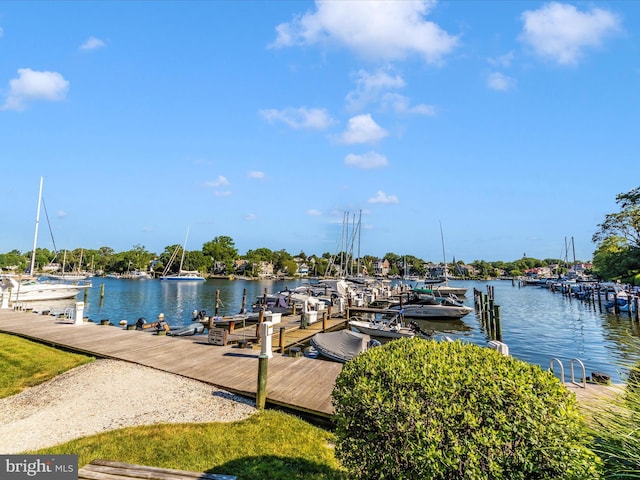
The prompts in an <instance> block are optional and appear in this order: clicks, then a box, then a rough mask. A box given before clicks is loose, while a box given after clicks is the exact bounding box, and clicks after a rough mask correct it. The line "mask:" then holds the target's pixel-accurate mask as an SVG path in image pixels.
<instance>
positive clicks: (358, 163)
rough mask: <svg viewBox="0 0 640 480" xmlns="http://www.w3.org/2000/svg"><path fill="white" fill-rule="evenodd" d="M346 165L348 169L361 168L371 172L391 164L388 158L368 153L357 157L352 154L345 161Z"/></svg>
mask: <svg viewBox="0 0 640 480" xmlns="http://www.w3.org/2000/svg"><path fill="white" fill-rule="evenodd" d="M344 164H345V165H347V166H348V167H356V168H361V169H363V170H370V169H374V168H382V167H386V166H387V165H388V164H389V162H388V161H387V157H385V156H384V155H380V154H379V153H376V152H368V153H365V154H364V155H356V154H354V153H351V154H349V155H347V156H346V157H345V159H344Z"/></svg>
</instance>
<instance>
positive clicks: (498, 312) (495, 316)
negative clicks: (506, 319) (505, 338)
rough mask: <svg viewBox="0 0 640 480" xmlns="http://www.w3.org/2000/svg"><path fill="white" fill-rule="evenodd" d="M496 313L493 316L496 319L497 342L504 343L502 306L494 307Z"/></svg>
mask: <svg viewBox="0 0 640 480" xmlns="http://www.w3.org/2000/svg"><path fill="white" fill-rule="evenodd" d="M493 308H494V313H493V316H494V318H495V321H496V323H495V325H496V340H498V341H499V342H501V341H502V327H501V325H500V305H494V306H493Z"/></svg>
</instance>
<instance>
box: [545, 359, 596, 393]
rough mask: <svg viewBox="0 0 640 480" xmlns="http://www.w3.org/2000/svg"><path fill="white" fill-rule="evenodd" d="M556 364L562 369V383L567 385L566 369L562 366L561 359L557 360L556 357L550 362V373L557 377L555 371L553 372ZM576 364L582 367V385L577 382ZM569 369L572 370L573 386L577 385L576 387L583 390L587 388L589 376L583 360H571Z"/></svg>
mask: <svg viewBox="0 0 640 480" xmlns="http://www.w3.org/2000/svg"><path fill="white" fill-rule="evenodd" d="M554 363H557V364H558V366H559V367H560V381H561V382H562V384H563V385H564V383H565V381H564V367H563V365H562V361H561V360H560V359H559V358H556V357H554V358H552V359H551V360H549V371H550V372H551V373H553V374H554V375H555V373H556V372H554V370H553V365H554ZM576 363H577V364H578V365H580V369H581V370H582V379H581V382H580V383H578V382H576V377H575V364H576ZM569 368H570V369H571V384H572V385H576V386H578V387H581V388H587V374H586V372H585V368H584V363H582V360H580V359H579V358H572V359H571V360H569Z"/></svg>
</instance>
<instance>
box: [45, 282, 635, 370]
mask: <svg viewBox="0 0 640 480" xmlns="http://www.w3.org/2000/svg"><path fill="white" fill-rule="evenodd" d="M304 284H305V281H302V280H287V281H273V280H264V281H245V280H233V281H229V280H222V279H209V280H207V281H206V282H196V283H188V282H185V283H181V282H176V283H171V282H169V283H167V282H160V281H158V280H152V279H149V280H124V279H112V278H94V279H93V287H92V288H89V289H87V290H85V292H81V293H80V294H79V295H78V297H77V299H76V300H80V301H84V303H85V310H84V314H85V316H88V317H89V318H90V319H91V320H92V321H93V322H96V323H99V322H100V321H101V320H103V319H108V320H109V322H110V323H112V324H115V325H118V324H119V322H120V321H121V320H125V321H126V322H127V323H130V324H131V323H135V322H136V320H137V319H138V318H140V317H144V318H146V319H147V320H148V321H150V322H152V321H154V320H155V319H156V318H157V316H158V315H159V314H160V313H164V315H165V318H166V319H167V322H168V323H169V325H170V326H172V327H177V326H185V325H189V324H190V323H191V319H192V314H193V311H194V310H198V311H201V310H204V311H205V312H206V313H207V315H208V316H210V315H216V314H217V315H220V316H228V315H236V314H238V313H239V312H240V310H241V308H242V303H243V296H246V304H247V308H248V306H250V304H251V303H252V302H254V301H255V299H256V298H257V297H259V296H263V295H264V293H265V291H267V292H275V291H281V290H285V289H286V288H290V289H293V288H294V287H296V286H300V285H304ZM450 284H451V285H454V286H456V285H461V286H465V287H467V288H468V289H469V292H472V291H473V290H474V289H475V290H478V291H482V292H486V291H487V289H488V288H489V287H491V288H493V290H494V296H495V304H496V305H499V307H500V317H501V322H500V323H501V325H500V326H501V337H502V341H503V342H504V343H506V344H507V345H508V346H509V352H510V354H511V355H512V356H514V357H516V358H519V359H521V360H524V361H526V362H529V363H532V364H536V365H540V366H541V367H542V368H545V369H546V368H548V367H549V364H550V361H551V359H552V358H558V359H560V360H561V361H562V362H563V363H564V364H565V365H566V367H565V368H567V369H568V363H569V361H570V359H572V358H578V359H580V360H581V361H582V362H584V364H585V367H586V369H587V374H590V373H591V372H592V371H599V372H606V373H607V374H609V375H610V376H611V379H612V381H621V379H622V377H623V376H624V372H625V371H626V369H627V368H628V367H629V365H630V364H632V363H633V362H637V361H639V360H640V354H639V353H638V352H639V349H638V348H637V347H638V345H637V344H638V341H637V339H638V337H639V336H640V323H639V322H637V321H635V320H633V318H631V317H630V316H629V315H628V313H626V312H621V313H620V314H615V313H609V312H607V311H605V310H604V308H602V311H601V307H600V306H599V305H598V304H597V302H593V301H592V302H585V301H582V300H578V299H577V298H575V296H569V295H563V294H562V293H561V292H560V291H555V292H554V291H551V290H550V289H547V288H543V287H540V286H522V285H521V284H520V283H518V282H512V281H508V280H491V281H463V280H451V281H450ZM462 300H463V302H464V304H465V305H467V306H469V307H474V299H473V296H472V295H471V294H469V295H468V296H466V297H464V298H462ZM74 301H75V300H73V301H71V302H69V301H60V302H58V303H56V304H55V309H56V310H57V311H58V312H64V311H68V310H69V309H71V308H72V307H73V302H74ZM216 304H218V307H217V309H216ZM36 307H37V305H36ZM40 308H46V306H43V305H40ZM51 310H52V312H53V308H52V309H51ZM216 310H217V311H216ZM354 310H355V308H354ZM336 313H337V312H336V309H334V315H335V314H336ZM285 318H286V317H285V316H283V319H285ZM419 324H420V327H421V329H422V330H425V331H430V332H435V333H437V334H444V335H447V336H449V337H451V338H452V339H453V340H457V339H459V340H462V341H467V342H471V343H475V344H478V345H483V346H484V345H486V344H487V342H488V341H489V340H491V339H492V338H491V335H490V332H489V331H488V330H487V328H486V325H485V324H484V322H482V320H481V318H480V316H479V314H478V313H477V312H473V313H470V314H469V315H467V316H465V317H463V318H462V319H452V320H447V321H431V320H419ZM254 328H255V327H254ZM275 330H276V331H277V330H278V329H277V328H276V329H275ZM274 345H277V343H275V341H274Z"/></svg>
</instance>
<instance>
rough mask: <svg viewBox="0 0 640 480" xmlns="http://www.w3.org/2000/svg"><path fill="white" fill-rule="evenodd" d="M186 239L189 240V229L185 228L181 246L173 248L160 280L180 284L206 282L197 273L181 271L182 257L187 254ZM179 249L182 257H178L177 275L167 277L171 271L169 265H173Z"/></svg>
mask: <svg viewBox="0 0 640 480" xmlns="http://www.w3.org/2000/svg"><path fill="white" fill-rule="evenodd" d="M188 238H189V229H188V228H187V235H186V236H185V239H184V244H183V246H182V247H180V245H178V246H177V247H176V248H175V250H174V251H173V253H172V254H171V258H170V259H169V262H167V266H166V267H165V268H164V271H163V272H162V275H161V276H160V280H166V281H180V282H204V281H205V280H206V279H205V278H204V277H203V276H201V275H200V273H199V272H198V271H190V270H183V269H182V267H183V266H184V256H185V254H186V252H187V240H188ZM180 248H182V257H180V268H179V269H178V273H177V275H169V270H170V269H171V265H172V264H173V262H174V261H175V259H176V257H177V256H178V251H179V250H180Z"/></svg>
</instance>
